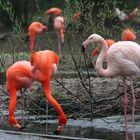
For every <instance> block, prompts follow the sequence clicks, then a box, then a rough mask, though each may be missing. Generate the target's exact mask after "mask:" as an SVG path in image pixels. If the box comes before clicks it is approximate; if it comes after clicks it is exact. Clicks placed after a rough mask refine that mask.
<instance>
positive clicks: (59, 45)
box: [58, 35, 62, 56]
mask: <svg viewBox="0 0 140 140" xmlns="http://www.w3.org/2000/svg"><path fill="white" fill-rule="evenodd" d="M58 53H59V56H61V55H62V52H61V40H60V37H59V35H58Z"/></svg>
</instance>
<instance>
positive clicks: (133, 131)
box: [130, 78, 136, 140]
mask: <svg viewBox="0 0 140 140" xmlns="http://www.w3.org/2000/svg"><path fill="white" fill-rule="evenodd" d="M130 83H131V89H132V138H133V140H135V139H136V138H135V128H134V125H135V124H134V123H135V120H134V115H135V105H136V98H135V92H134V86H133V81H132V78H131V79H130Z"/></svg>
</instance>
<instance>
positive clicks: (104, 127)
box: [0, 115, 140, 140]
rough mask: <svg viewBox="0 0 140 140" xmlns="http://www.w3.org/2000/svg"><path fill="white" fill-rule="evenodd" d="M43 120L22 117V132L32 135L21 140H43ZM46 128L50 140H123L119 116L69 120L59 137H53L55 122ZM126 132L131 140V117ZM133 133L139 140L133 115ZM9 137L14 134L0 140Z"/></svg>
mask: <svg viewBox="0 0 140 140" xmlns="http://www.w3.org/2000/svg"><path fill="white" fill-rule="evenodd" d="M17 118H18V119H21V117H17ZM45 119H46V117H45V116H40V117H39V118H35V116H26V117H24V121H25V123H26V122H27V125H26V128H25V129H24V130H23V131H22V132H24V133H33V134H31V135H25V136H24V135H22V137H23V139H25V140H26V138H29V137H31V140H32V139H33V140H38V138H37V137H41V138H42V139H43V137H44V134H46V120H45ZM31 120H32V121H31ZM29 121H30V122H29ZM47 126H48V127H47V131H48V132H47V135H48V136H51V137H50V139H73V140H74V139H79V140H82V139H85V140H86V139H104V140H124V117H123V116H119V115H118V116H112V117H105V118H100V119H93V120H92V121H89V120H86V119H84V120H72V119H69V120H68V123H67V126H66V127H65V129H64V131H63V133H62V134H61V135H54V130H55V129H56V128H57V120H52V119H48V124H47ZM0 129H1V130H6V131H7V130H8V131H9V130H12V131H15V129H14V128H11V127H10V126H9V125H8V124H2V123H1V125H0ZM16 132H17V131H16ZM128 132H129V138H130V139H131V132H132V129H131V116H128ZM0 133H1V131H0ZM135 133H136V140H139V139H140V116H139V115H135ZM22 134H23V133H22ZM40 134H41V135H40ZM42 134H43V135H42ZM11 135H13V136H14V135H15V134H14V133H13V132H12V134H9V133H8V134H7V133H5V134H3V133H2V137H0V140H3V139H1V138H4V139H5V140H9V137H11ZM16 135H19V134H16ZM20 135H21V134H20ZM48 136H45V137H47V138H49V137H48ZM14 137H16V136H14ZM18 137H20V136H17V138H15V140H18ZM35 137H36V138H35ZM70 137H71V138H70ZM41 138H40V139H41Z"/></svg>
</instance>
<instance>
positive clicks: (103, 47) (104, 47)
mask: <svg viewBox="0 0 140 140" xmlns="http://www.w3.org/2000/svg"><path fill="white" fill-rule="evenodd" d="M99 45H100V47H101V52H100V54H99V56H98V58H97V61H96V67H95V68H96V71H97V72H98V73H99V74H100V75H102V76H105V77H108V68H107V69H104V68H103V62H104V61H105V60H106V58H107V57H106V56H107V51H108V46H107V43H106V41H105V40H104V39H101V40H100V42H99Z"/></svg>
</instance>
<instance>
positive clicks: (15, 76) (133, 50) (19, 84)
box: [6, 7, 140, 140]
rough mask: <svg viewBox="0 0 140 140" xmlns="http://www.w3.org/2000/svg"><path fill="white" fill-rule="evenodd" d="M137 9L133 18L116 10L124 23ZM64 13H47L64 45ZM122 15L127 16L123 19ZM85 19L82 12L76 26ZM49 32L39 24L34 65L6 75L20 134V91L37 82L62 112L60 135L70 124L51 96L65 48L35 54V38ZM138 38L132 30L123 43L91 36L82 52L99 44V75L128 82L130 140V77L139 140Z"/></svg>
mask: <svg viewBox="0 0 140 140" xmlns="http://www.w3.org/2000/svg"><path fill="white" fill-rule="evenodd" d="M137 10H138V9H137V8H136V9H134V11H133V12H132V13H130V14H129V15H126V14H124V13H123V14H122V12H121V11H120V10H119V9H118V8H116V12H117V15H118V17H119V18H120V20H122V21H124V20H129V18H132V17H133V16H134V15H135V14H136V12H137ZM62 13H63V10H61V9H60V8H57V7H53V8H50V9H48V10H46V11H45V15H46V16H49V15H53V16H54V29H55V30H56V32H57V33H58V37H59V38H60V41H61V42H62V43H64V41H65V39H64V18H63V16H62ZM120 15H125V16H123V18H122V17H121V16H120ZM80 16H81V13H80V12H76V13H75V14H74V15H73V17H72V22H75V21H76V20H78V19H79V17H80ZM43 31H47V26H45V25H43V24H42V23H40V22H38V21H35V22H33V23H31V24H30V25H29V27H28V33H29V38H30V61H25V60H23V61H18V62H16V63H14V64H13V65H11V66H10V67H9V68H8V69H7V71H6V89H7V91H8V92H9V95H10V102H9V124H10V125H11V126H13V127H16V128H17V129H18V130H21V129H23V128H24V126H21V125H20V124H19V123H18V122H17V120H16V118H15V116H14V111H15V108H16V96H17V93H16V92H17V91H19V90H21V89H22V88H29V87H31V85H32V82H33V81H38V82H40V83H41V85H42V89H43V91H44V95H45V97H46V99H47V100H48V101H49V103H50V104H51V105H52V106H53V107H54V108H55V109H56V111H57V112H58V127H57V129H56V131H57V132H58V133H61V132H62V131H63V128H64V126H65V125H66V124H67V115H66V114H65V113H64V111H63V109H62V107H61V106H60V104H59V103H58V102H57V100H56V99H55V98H54V97H53V96H52V94H51V86H50V81H51V79H52V78H53V77H54V75H55V73H56V71H57V65H58V64H59V56H60V55H61V48H60V45H58V47H59V55H58V54H57V53H56V52H54V51H51V50H43V51H42V50H40V51H37V52H35V51H34V48H35V37H36V36H38V35H40V34H42V32H43ZM135 39H136V35H135V33H134V32H133V31H132V30H130V29H126V30H124V31H123V33H122V41H118V42H117V41H114V40H112V39H104V38H103V37H102V36H100V35H99V34H92V35H90V36H89V37H88V38H87V39H86V40H85V41H84V42H83V43H82V49H83V51H85V49H86V48H88V47H89V46H90V44H97V46H99V47H100V48H95V50H93V52H92V57H94V56H95V55H97V54H99V56H98V58H97V60H96V66H95V69H96V72H97V73H98V74H99V75H101V76H103V77H117V76H122V77H123V79H124V115H125V131H126V140H128V133H127V129H128V128H127V102H128V101H127V93H126V77H129V79H130V84H131V90H132V105H133V106H132V138H133V140H135V130H134V113H135V105H136V98H135V93H134V87H133V80H132V76H135V75H138V74H140V45H139V44H137V43H135V42H134V41H135ZM104 60H106V61H107V68H106V69H105V68H103V63H104Z"/></svg>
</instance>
